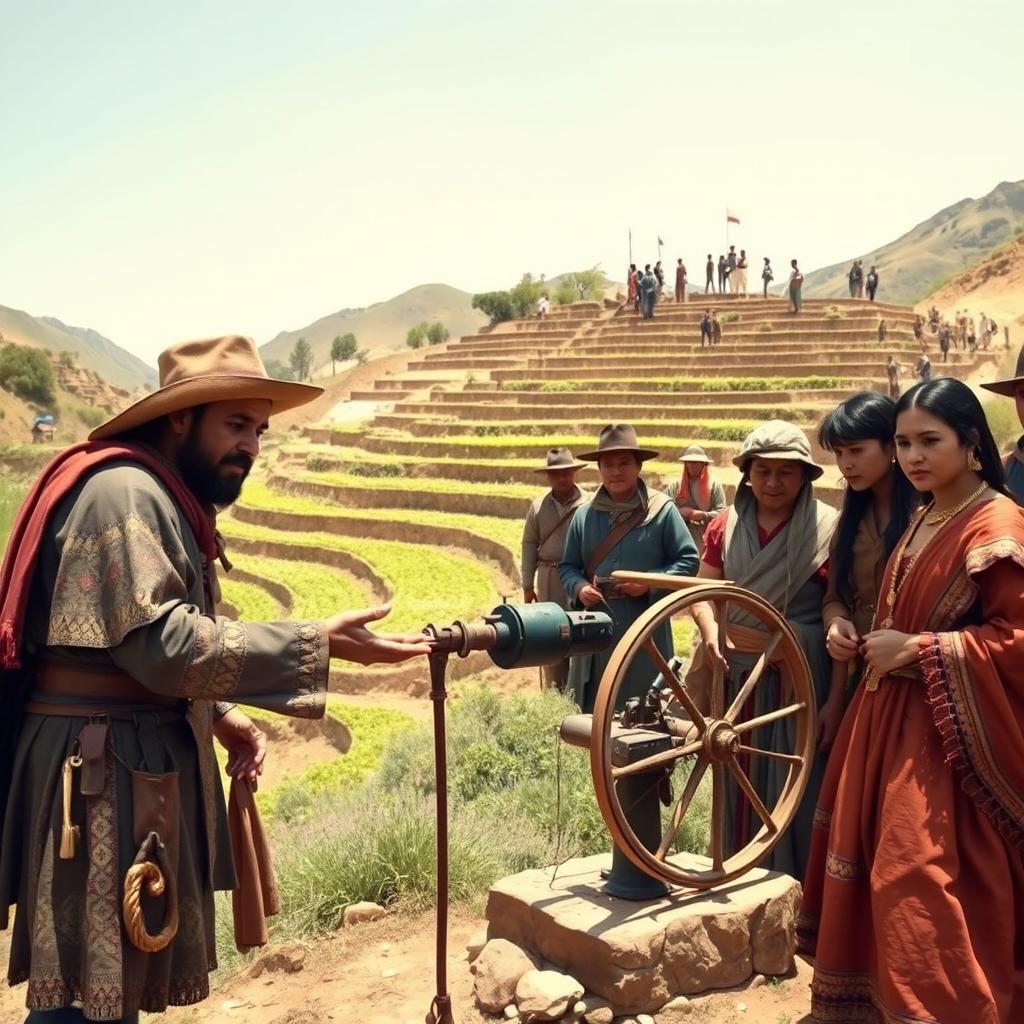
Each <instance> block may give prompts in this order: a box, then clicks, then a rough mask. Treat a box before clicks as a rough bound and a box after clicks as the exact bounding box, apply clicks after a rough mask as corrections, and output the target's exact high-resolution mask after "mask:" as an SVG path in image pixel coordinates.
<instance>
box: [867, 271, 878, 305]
mask: <svg viewBox="0 0 1024 1024" xmlns="http://www.w3.org/2000/svg"><path fill="white" fill-rule="evenodd" d="M867 286H868V299H869V300H870V301H871V302H874V301H875V292H877V291H878V271H877V270H876V269H875V268H874V267H873V266H872V268H871V270H869V271H868V277H867Z"/></svg>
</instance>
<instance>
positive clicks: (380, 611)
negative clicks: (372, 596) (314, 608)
mask: <svg viewBox="0 0 1024 1024" xmlns="http://www.w3.org/2000/svg"><path fill="white" fill-rule="evenodd" d="M390 613H391V605H389V604H385V605H381V606H380V607H379V608H368V609H365V610H364V611H358V612H341V613H340V614H338V615H335V616H334V617H333V618H331V619H328V620H327V637H328V640H329V641H330V650H331V657H332V658H344V659H345V661H354V662H356V663H357V664H360V665H376V664H379V663H392V664H393V663H394V662H398V661H408V660H409V659H410V658H418V657H420V656H421V655H425V654H430V644H429V643H427V638H426V637H425V636H424V635H423V634H422V633H406V634H398V633H374V632H372V631H371V630H369V629H367V628H366V626H367V623H370V622H376V621H378V620H379V619H383V618H384V617H385V616H387V615H389V614H390Z"/></svg>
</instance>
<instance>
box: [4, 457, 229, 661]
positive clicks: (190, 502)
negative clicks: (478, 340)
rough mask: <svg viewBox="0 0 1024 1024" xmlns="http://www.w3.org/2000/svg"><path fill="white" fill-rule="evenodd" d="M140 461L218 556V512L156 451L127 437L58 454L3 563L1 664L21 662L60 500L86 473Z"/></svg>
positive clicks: (203, 547) (207, 551) (208, 553)
mask: <svg viewBox="0 0 1024 1024" xmlns="http://www.w3.org/2000/svg"><path fill="white" fill-rule="evenodd" d="M117 461H129V462H134V463H136V464H137V465H139V466H142V467H143V468H144V469H148V470H149V471H150V472H151V473H153V474H154V475H155V476H156V477H157V478H158V479H159V480H160V482H161V483H162V484H163V485H164V486H165V487H166V488H167V489H168V490H169V491H170V492H171V495H172V496H173V498H174V500H175V501H176V502H177V504H178V506H179V508H180V509H181V511H182V512H183V513H184V515H185V519H186V520H187V521H188V524H189V526H190V527H191V528H192V532H193V533H194V534H195V538H196V540H197V541H198V543H199V550H200V551H201V552H202V553H203V555H204V556H205V557H206V559H207V560H208V561H212V560H213V559H214V558H216V557H217V527H216V513H215V512H214V510H213V509H212V508H209V509H207V508H204V507H203V506H202V505H201V504H200V503H199V500H198V499H197V498H196V496H195V495H194V494H193V493H192V492H191V491H190V490H189V489H188V487H186V486H185V482H184V481H183V480H182V479H181V477H180V476H178V474H177V473H176V472H175V470H174V469H173V467H172V466H171V465H170V464H169V463H167V462H165V461H164V460H163V459H161V458H160V457H159V456H158V455H156V454H155V453H154V452H152V451H150V450H148V449H146V448H143V447H141V446H139V445H134V444H127V443H125V442H122V441H85V442H83V443H82V444H76V445H72V446H71V447H70V448H67V449H65V450H64V451H62V452H60V453H59V454H58V455H56V456H54V457H53V458H52V459H51V460H50V461H49V462H48V463H47V464H46V466H45V467H44V468H43V471H42V473H40V474H39V478H38V479H37V480H36V482H35V484H34V485H33V487H32V490H31V491H30V492H29V494H28V497H27V498H25V500H24V501H23V502H22V504H21V508H20V509H19V510H18V516H17V518H16V519H15V521H14V526H13V527H12V528H11V535H10V538H9V539H8V541H7V551H6V553H5V555H4V562H3V567H2V568H0V666H2V667H3V668H19V667H20V666H21V645H22V641H23V639H24V629H25V613H26V611H27V609H28V597H29V592H30V591H31V588H32V578H33V576H34V575H35V569H36V562H37V561H38V559H39V549H40V546H41V545H42V540H43V535H44V534H45V532H46V528H47V526H48V525H49V523H50V519H51V518H52V517H53V513H54V511H55V510H56V509H57V507H58V506H59V505H60V503H61V502H62V501H63V500H64V498H66V497H67V496H68V494H70V493H71V491H72V490H73V489H74V488H75V487H76V486H77V484H79V483H80V482H81V481H82V479H83V478H84V477H85V476H86V474H88V473H91V472H92V471H93V470H95V469H98V468H99V467H100V466H103V465H106V464H107V463H110V462H117Z"/></svg>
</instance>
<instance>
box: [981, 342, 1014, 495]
mask: <svg viewBox="0 0 1024 1024" xmlns="http://www.w3.org/2000/svg"><path fill="white" fill-rule="evenodd" d="M981 386H982V387H983V388H985V389H986V390H988V391H992V392H994V393H995V394H997V395H1005V396H1006V397H1007V398H1012V399H1014V400H1015V401H1016V403H1017V419H1019V420H1020V424H1021V426H1022V427H1024V348H1021V350H1020V354H1019V355H1018V356H1017V372H1016V374H1015V375H1014V376H1013V377H1008V378H1006V379H1005V380H994V381H992V382H991V383H989V384H982V385H981ZM1003 468H1004V469H1005V470H1006V486H1007V487H1009V488H1010V491H1011V492H1012V493H1013V496H1014V497H1015V498H1016V499H1017V500H1018V501H1020V502H1022V503H1024V436H1022V437H1020V438H1019V439H1018V440H1017V443H1016V445H1014V447H1013V450H1012V451H1010V452H1008V453H1007V454H1006V456H1005V458H1004V459H1003Z"/></svg>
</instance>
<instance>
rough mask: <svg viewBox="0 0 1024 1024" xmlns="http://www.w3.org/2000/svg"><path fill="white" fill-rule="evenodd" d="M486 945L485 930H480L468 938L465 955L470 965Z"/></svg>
mask: <svg viewBox="0 0 1024 1024" xmlns="http://www.w3.org/2000/svg"><path fill="white" fill-rule="evenodd" d="M486 945H487V929H486V928H481V929H480V930H479V931H476V932H473V934H472V935H471V936H470V937H469V942H467V943H466V954H467V955H468V956H469V962H470V963H472V962H473V961H474V960H475V959H476V958H477V957H478V956H479V955H480V953H481V952H482V950H483V948H484V946H486Z"/></svg>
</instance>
